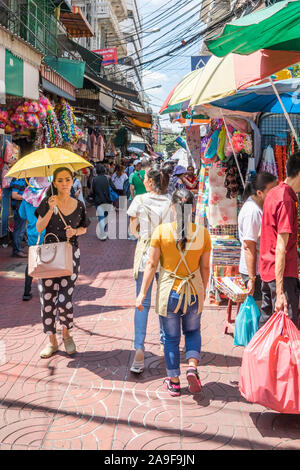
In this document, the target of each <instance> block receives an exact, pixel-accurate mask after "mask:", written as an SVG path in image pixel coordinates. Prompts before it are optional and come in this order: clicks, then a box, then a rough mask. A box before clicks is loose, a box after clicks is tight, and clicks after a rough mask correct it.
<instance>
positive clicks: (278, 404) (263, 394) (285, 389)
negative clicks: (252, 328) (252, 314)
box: [239, 312, 300, 414]
mask: <svg viewBox="0 0 300 470" xmlns="http://www.w3.org/2000/svg"><path fill="white" fill-rule="evenodd" d="M239 389H240V392H241V394H242V396H243V397H244V398H246V400H248V401H250V402H252V403H259V404H260V405H263V406H266V407H267V408H270V409H272V410H275V411H279V412H280V413H293V414H300V331H299V330H298V329H297V327H296V326H295V325H294V323H293V322H292V321H291V320H290V319H289V317H288V316H286V315H285V314H284V313H283V312H279V313H275V314H274V315H272V317H271V318H270V319H269V320H268V322H267V323H266V324H265V325H264V326H263V327H262V328H260V329H259V330H258V332H257V333H256V334H255V335H254V336H253V338H252V340H251V341H250V343H249V344H248V346H247V347H246V348H245V350H244V355H243V361H242V367H241V376H240V382H239Z"/></svg>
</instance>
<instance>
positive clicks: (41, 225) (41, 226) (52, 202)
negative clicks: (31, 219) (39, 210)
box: [36, 196, 57, 233]
mask: <svg viewBox="0 0 300 470" xmlns="http://www.w3.org/2000/svg"><path fill="white" fill-rule="evenodd" d="M48 205H49V210H48V212H47V213H46V214H45V216H44V217H41V216H39V218H38V221H37V223H36V229H37V231H38V232H39V233H42V232H43V231H44V230H45V228H46V227H47V225H48V224H49V222H50V219H51V217H52V215H53V211H54V207H55V206H56V205H57V202H56V196H51V197H50V198H49V200H48Z"/></svg>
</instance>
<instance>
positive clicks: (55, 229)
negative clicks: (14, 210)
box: [35, 198, 90, 247]
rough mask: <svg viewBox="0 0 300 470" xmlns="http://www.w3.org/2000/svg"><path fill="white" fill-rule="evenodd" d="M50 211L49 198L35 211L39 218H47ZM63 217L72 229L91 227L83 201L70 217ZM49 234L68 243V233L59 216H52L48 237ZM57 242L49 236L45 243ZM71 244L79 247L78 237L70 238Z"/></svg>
mask: <svg viewBox="0 0 300 470" xmlns="http://www.w3.org/2000/svg"><path fill="white" fill-rule="evenodd" d="M48 211H49V204H48V198H45V199H43V200H42V202H41V204H40V205H39V207H38V208H37V209H36V211H35V216H36V217H37V218H38V217H39V216H41V217H45V215H46V214H47V212H48ZM62 215H63V218H64V219H65V221H66V224H67V225H70V226H71V227H72V228H74V229H76V228H78V227H88V226H89V225H90V221H89V219H88V217H87V214H86V210H85V207H84V205H83V203H82V202H81V201H78V204H77V207H76V209H75V210H74V211H73V212H72V213H71V214H70V215H64V214H63V213H62ZM48 233H54V235H56V236H57V237H58V239H59V241H60V242H66V241H67V237H66V231H65V224H64V222H63V221H62V219H61V217H60V215H59V214H57V215H56V214H54V213H53V214H52V217H51V219H50V221H49V224H48V225H47V227H46V235H47V234H48ZM55 242H57V240H56V238H55V237H53V236H51V235H50V236H49V237H47V238H46V240H45V243H55ZM70 243H72V245H73V246H75V247H78V237H76V236H74V237H72V238H70Z"/></svg>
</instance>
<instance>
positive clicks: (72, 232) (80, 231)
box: [65, 225, 87, 239]
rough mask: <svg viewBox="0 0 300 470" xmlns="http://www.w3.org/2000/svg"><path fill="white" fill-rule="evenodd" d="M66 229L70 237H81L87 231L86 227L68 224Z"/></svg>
mask: <svg viewBox="0 0 300 470" xmlns="http://www.w3.org/2000/svg"><path fill="white" fill-rule="evenodd" d="M65 230H66V236H67V238H68V239H70V238H72V237H74V236H76V237H79V236H80V235H84V234H86V232H87V229H86V227H78V228H72V227H71V226H70V225H67V227H65Z"/></svg>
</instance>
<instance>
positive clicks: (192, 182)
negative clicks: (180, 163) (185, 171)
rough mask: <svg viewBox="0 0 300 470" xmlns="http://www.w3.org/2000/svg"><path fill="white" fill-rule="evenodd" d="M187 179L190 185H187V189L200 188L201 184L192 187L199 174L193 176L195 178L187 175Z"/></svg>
mask: <svg viewBox="0 0 300 470" xmlns="http://www.w3.org/2000/svg"><path fill="white" fill-rule="evenodd" d="M185 179H186V180H187V181H188V182H189V185H188V184H186V185H185V186H186V189H188V190H190V189H199V184H197V186H195V187H194V188H192V185H193V184H194V183H195V181H196V180H197V179H198V178H197V176H193V178H190V177H189V176H186V177H185Z"/></svg>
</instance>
